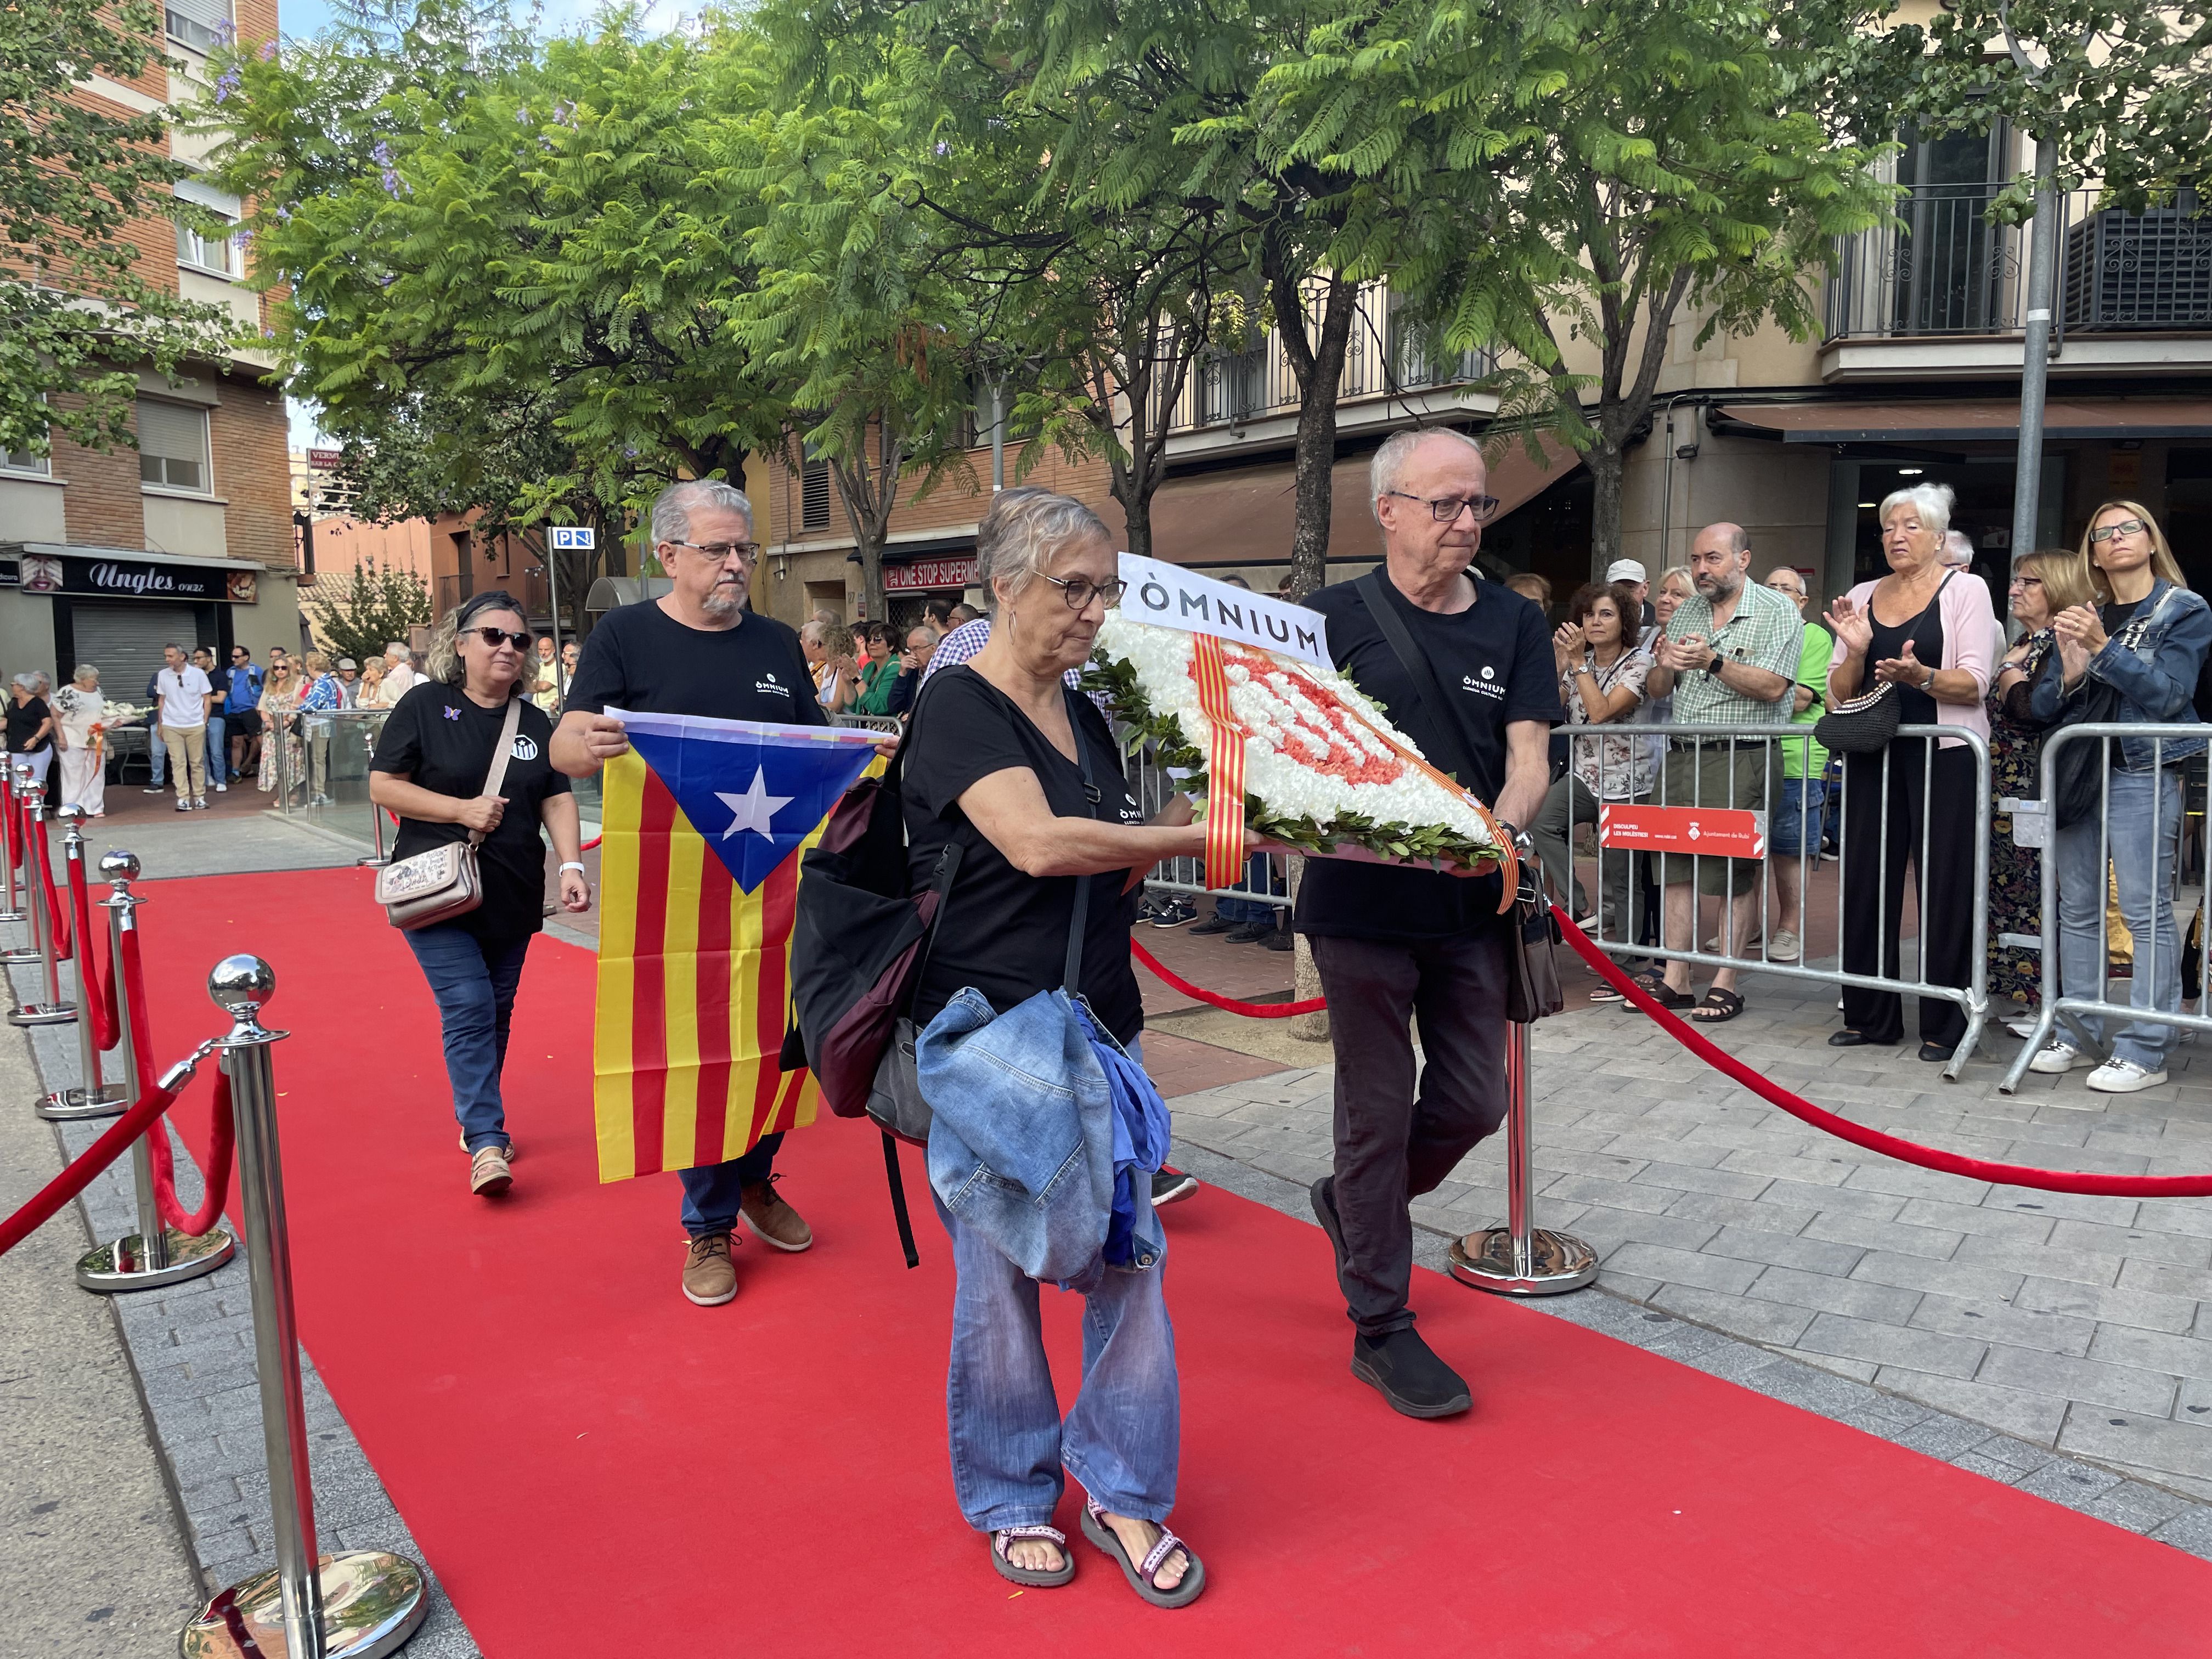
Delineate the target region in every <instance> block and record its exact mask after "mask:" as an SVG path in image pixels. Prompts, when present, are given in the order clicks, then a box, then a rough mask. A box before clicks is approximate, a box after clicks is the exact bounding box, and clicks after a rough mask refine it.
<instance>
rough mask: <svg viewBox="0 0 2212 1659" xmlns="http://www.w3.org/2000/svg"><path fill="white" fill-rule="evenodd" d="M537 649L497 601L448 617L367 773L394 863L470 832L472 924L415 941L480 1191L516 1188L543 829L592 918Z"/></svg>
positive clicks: (568, 893)
mask: <svg viewBox="0 0 2212 1659" xmlns="http://www.w3.org/2000/svg"><path fill="white" fill-rule="evenodd" d="M531 657H532V640H531V637H530V631H529V624H528V623H527V622H526V620H525V619H524V617H523V615H522V607H521V606H520V605H517V604H516V603H515V602H514V600H513V599H512V598H511V597H510V596H509V595H507V593H505V592H501V591H500V590H497V589H494V590H493V591H492V592H489V593H479V594H477V596H476V597H475V598H474V599H471V600H470V601H469V602H468V603H467V604H465V605H462V606H461V607H460V608H459V610H457V611H453V613H452V614H451V615H449V616H448V617H447V618H446V621H445V623H444V624H443V625H442V626H441V628H440V629H439V630H438V635H437V638H436V639H435V641H433V642H432V644H431V647H430V661H429V671H428V673H427V674H426V675H424V676H423V678H421V679H419V680H417V681H416V683H415V684H413V685H412V686H411V687H410V688H409V689H408V690H407V691H406V693H405V694H404V696H401V698H400V699H399V702H398V706H397V707H396V708H393V709H392V714H391V715H390V717H389V718H388V719H387V720H386V721H385V724H384V730H383V732H382V733H381V734H380V736H379V738H378V739H377V744H376V757H375V758H374V760H372V761H371V762H370V763H369V785H368V795H369V799H371V800H372V801H374V803H375V804H376V805H379V806H380V807H389V808H390V809H391V810H392V811H394V812H396V813H397V814H398V817H399V835H398V840H397V841H396V842H394V843H393V845H392V857H393V858H394V859H395V860H397V859H405V858H411V857H413V856H414V855H415V854H417V853H424V852H428V850H429V849H430V848H434V847H439V846H442V845H444V844H445V843H447V842H456V841H462V840H465V839H466V838H467V837H468V836H469V835H470V834H471V832H472V831H475V832H480V833H481V834H482V835H483V841H482V842H481V843H480V844H479V845H478V847H477V860H478V864H479V868H480V869H481V872H482V874H483V903H482V904H481V905H480V906H479V907H478V908H476V909H474V910H471V911H470V912H469V913H468V914H467V915H464V916H460V917H458V918H456V919H455V920H453V921H447V922H440V923H438V924H436V925H435V926H433V927H418V928H416V929H414V930H412V931H411V932H410V933H408V934H407V935H406V939H407V943H408V945H410V947H412V949H413V950H414V952H415V959H416V961H417V962H418V963H421V964H422V975H423V977H424V978H425V979H427V980H428V981H429V982H430V994H431V995H432V996H433V997H435V999H436V1000H437V1003H438V1018H439V1020H440V1022H441V1024H442V1026H443V1028H444V1031H445V1042H446V1075H447V1078H448V1079H450V1080H451V1082H452V1084H453V1115H454V1116H455V1117H456V1118H458V1119H459V1121H460V1126H461V1149H462V1151H464V1152H466V1153H467V1154H468V1155H469V1190H470V1191H471V1192H474V1193H478V1194H483V1195H485V1196H487V1197H489V1196H494V1195H496V1194H500V1193H503V1192H505V1191H506V1190H507V1188H508V1186H509V1185H510V1184H511V1183H512V1182H513V1174H512V1172H511V1171H510V1170H508V1168H507V1164H508V1160H509V1159H510V1158H512V1157H513V1143H512V1142H511V1141H510V1140H509V1139H508V1137H507V1115H506V1110H505V1108H504V1106H503V1104H502V1103H501V1098H500V1082H499V1078H500V1070H501V1066H503V1065H504V1064H505V1062H506V1060H507V1024H508V1020H509V1018H510V1017H511V1016H512V1014H513V1009H514V992H515V987H516V986H517V985H518V984H520V982H521V979H522V959H523V957H524V955H525V953H526V952H527V951H528V950H529V949H530V939H531V936H532V934H534V933H537V932H538V929H539V928H540V927H542V926H544V894H545V851H544V842H542V841H541V840H540V839H539V833H538V832H539V829H540V827H541V826H542V827H543V829H544V832H545V834H547V835H549V836H551V837H552V839H553V850H554V852H555V853H556V854H557V855H558V856H559V858H560V860H561V905H562V908H563V909H565V910H567V911H568V912H569V913H570V914H571V915H574V914H577V913H579V912H581V911H584V910H587V909H589V908H591V903H592V890H591V887H590V886H589V884H586V881H585V879H584V865H583V854H582V853H581V852H580V850H579V848H578V842H579V837H578V830H577V819H576V798H575V796H574V795H573V794H571V793H569V784H568V779H567V778H566V777H565V776H563V775H562V774H561V773H558V772H556V771H555V770H554V769H553V767H552V764H551V763H550V760H549V759H548V758H547V751H548V750H550V747H551V745H552V741H553V722H552V721H551V720H550V718H549V717H548V716H547V715H546V714H545V711H544V709H542V708H538V706H537V705H536V704H535V703H533V702H531V701H530V689H531V687H530V683H529V681H528V680H527V679H526V676H525V673H524V669H525V666H526V664H527V663H528V662H529V661H530V660H531ZM510 698H519V699H520V704H521V707H520V715H519V719H518V721H517V724H516V726H515V729H514V738H513V742H512V743H511V744H509V746H508V750H507V772H506V775H505V776H504V777H503V778H502V779H501V782H500V787H499V792H498V793H496V794H494V793H488V792H487V790H486V788H485V785H486V784H487V783H488V782H489V779H490V774H491V770H492V764H493V762H494V760H495V758H496V756H495V750H497V749H498V746H499V739H500V734H501V732H503V731H504V730H505V729H506V726H507V712H508V709H507V704H508V701H509V699H510Z"/></svg>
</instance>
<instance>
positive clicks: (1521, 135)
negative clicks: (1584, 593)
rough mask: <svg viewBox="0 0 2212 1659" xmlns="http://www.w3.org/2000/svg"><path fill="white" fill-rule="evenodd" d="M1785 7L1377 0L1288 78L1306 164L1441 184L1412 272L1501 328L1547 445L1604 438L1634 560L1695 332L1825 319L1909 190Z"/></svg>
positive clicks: (1492, 329)
mask: <svg viewBox="0 0 2212 1659" xmlns="http://www.w3.org/2000/svg"><path fill="white" fill-rule="evenodd" d="M1782 13H1783V9H1782V8H1779V7H1777V6H1770V5H1766V4H1762V3H1753V0H1664V3H1659V0H1583V3H1576V4H1565V3H1543V4H1539V5H1536V6H1534V7H1532V8H1529V9H1524V10H1520V11H1515V12H1512V13H1510V14H1505V13H1501V12H1499V11H1498V10H1497V9H1493V8H1490V7H1480V8H1478V7H1475V6H1470V5H1467V4H1464V3H1461V0H1447V3H1444V4H1442V5H1436V4H1431V3H1427V0H1419V3H1416V0H1361V3H1357V4H1354V5H1352V6H1350V7H1347V8H1344V9H1340V10H1339V11H1337V12H1336V13H1335V14H1334V15H1331V16H1330V17H1329V18H1328V20H1327V21H1325V22H1323V23H1322V24H1321V25H1319V26H1318V27H1316V28H1315V29H1314V30H1313V31H1312V33H1310V35H1309V37H1308V38H1307V40H1306V41H1305V42H1304V48H1303V50H1302V52H1300V53H1299V54H1298V55H1297V56H1296V57H1295V58H1291V59H1290V60H1288V61H1286V62H1285V64H1282V65H1280V66H1279V68H1278V69H1277V70H1275V71H1274V72H1273V75H1272V76H1271V78H1270V81H1269V83H1268V87H1269V91H1270V94H1271V95H1272V96H1273V98H1274V99H1275V100H1276V102H1275V104H1274V106H1273V115H1274V117H1275V118H1276V121H1277V123H1278V125H1277V128H1276V130H1277V131H1291V130H1292V129H1293V127H1294V128H1295V136H1294V137H1291V138H1290V139H1289V140H1288V141H1287V143H1288V155H1290V156H1291V158H1292V159H1293V160H1299V159H1310V160H1312V161H1314V162H1315V163H1316V165H1320V166H1322V167H1328V168H1330V169H1332V170H1333V171H1334V172H1338V173H1350V174H1353V175H1356V176H1358V177H1359V178H1361V179H1370V178H1372V179H1397V180H1399V181H1400V183H1399V185H1398V186H1397V188H1399V189H1401V190H1408V191H1413V190H1425V192H1426V200H1425V204H1424V205H1422V206H1420V207H1419V208H1417V209H1416V210H1413V212H1412V213H1410V214H1409V215H1407V216H1404V217H1403V218H1402V219H1401V220H1399V221H1398V222H1397V229H1396V234H1395V235H1394V236H1393V237H1392V238H1391V243H1392V246H1394V247H1395V248H1396V249H1399V250H1413V252H1412V253H1411V255H1410V257H1409V259H1408V264H1409V266H1410V268H1411V269H1412V270H1413V273H1414V275H1413V280H1412V281H1411V282H1409V283H1408V284H1407V286H1408V288H1409V289H1412V290H1413V292H1415V293H1416V294H1417V295H1419V296H1420V299H1421V301H1422V305H1423V307H1424V309H1425V312H1426V313H1427V314H1429V315H1431V316H1432V317H1434V318H1435V319H1438V321H1439V322H1440V323H1441V325H1442V326H1443V333H1444V337H1445V339H1446V341H1447V343H1448V344H1449V346H1450V347H1451V348H1452V349H1468V348H1470V347H1484V348H1492V349H1501V351H1502V355H1503V356H1504V362H1505V365H1506V366H1505V368H1504V370H1503V371H1502V372H1501V376H1500V381H1499V384H1500V386H1501V387H1502V390H1503V392H1504V397H1505V398H1506V401H1507V404H1508V406H1509V407H1513V408H1518V409H1520V410H1524V411H1525V419H1523V420H1522V422H1520V423H1521V424H1522V426H1523V428H1524V429H1527V430H1528V431H1530V433H1531V441H1532V442H1533V431H1534V428H1537V427H1543V428H1550V429H1552V430H1554V431H1556V432H1557V433H1559V435H1561V436H1562V437H1564V438H1565V440H1566V441H1568V442H1570V443H1571V444H1572V445H1573V446H1574V447H1576V448H1577V450H1579V451H1581V452H1582V453H1583V459H1584V462H1585V464H1586V465H1588V466H1589V470H1590V475H1591V481H1592V485H1593V493H1594V505H1593V522H1592V532H1591V550H1590V557H1591V562H1592V567H1593V568H1594V569H1601V568H1604V566H1605V565H1606V564H1607V563H1608V562H1611V561H1612V560H1613V558H1615V557H1616V556H1618V552H1619V548H1620V483H1621V475H1622V471H1623V467H1624V464H1625V459H1626V451H1627V448H1628V447H1629V445H1630V444H1631V443H1632V441H1634V440H1635V439H1636V438H1637V436H1638V435H1639V434H1640V433H1641V432H1642V431H1643V430H1644V429H1645V428H1646V427H1647V426H1648V423H1649V422H1650V411H1651V404H1652V399H1653V397H1654V394H1655V393H1656V391H1657V388H1658V381H1659V377H1660V373H1661V370H1662V368H1663V367H1664V366H1665V362H1666V357H1667V349H1668V338H1669V333H1670V331H1671V330H1672V329H1674V326H1675V325H1677V324H1678V323H1694V324H1695V325H1696V327H1697V331H1698V332H1697V338H1698V340H1699V342H1700V343H1702V342H1704V341H1705V340H1707V339H1710V338H1711V337H1712V336H1714V335H1715V334H1717V333H1729V334H1747V333H1750V332H1751V331H1754V330H1756V329H1757V328H1759V327H1760V326H1761V325H1764V324H1765V323H1768V322H1770V321H1771V322H1772V323H1774V324H1776V325H1779V326H1780V327H1781V328H1783V329H1784V331H1787V332H1788V333H1789V334H1790V336H1791V337H1796V338H1803V337H1807V336H1808V335H1809V334H1811V333H1812V332H1813V331H1814V329H1815V328H1816V327H1817V326H1818V323H1819V317H1818V314H1817V312H1816V309H1815V296H1816V294H1817V285H1816V283H1815V281H1814V277H1815V276H1816V275H1817V273H1818V272H1819V271H1820V269H1821V268H1822V267H1823V266H1824V265H1825V264H1826V262H1827V261H1828V260H1829V258H1831V257H1832V248H1833V246H1834V242H1835V239H1836V238H1838V237H1839V236H1843V235H1846V234H1850V233H1852V232H1855V231H1858V230H1862V229H1865V228H1869V227H1870V226H1873V225H1875V224H1876V223H1879V222H1881V220H1882V218H1883V217H1884V216H1885V214H1886V212H1887V204H1888V202H1889V200H1890V199H1891V197H1893V194H1894V191H1893V188H1892V187H1889V186H1887V185H1882V184H1881V183H1879V182H1878V181H1877V180H1876V179H1875V170H1874V167H1873V162H1874V161H1875V149H1873V148H1871V147H1870V146H1868V145H1865V144H1860V143H1851V142H1849V141H1848V140H1847V139H1845V138H1844V137H1842V136H1841V135H1839V134H1838V132H1837V131H1834V130H1833V121H1832V109H1831V102H1830V96H1829V94H1828V93H1827V92H1826V90H1824V89H1823V88H1820V87H1819V86H1816V85H1814V84H1813V83H1811V82H1809V81H1808V80H1807V79H1805V78H1804V77H1802V76H1798V75H1796V74H1795V73H1794V72H1793V71H1794V68H1795V64H1794V60H1793V59H1791V58H1790V57H1789V55H1788V54H1787V53H1786V52H1784V49H1783V48H1784V42H1785V40H1786V39H1787V38H1788V37H1787V36H1786V34H1785V31H1784V19H1783V15H1782ZM1419 181H1425V183H1421V182H1419ZM1352 224H1353V225H1354V226H1355V227H1358V224H1359V221H1358V218H1357V217H1356V216H1355V218H1354V219H1353V220H1352Z"/></svg>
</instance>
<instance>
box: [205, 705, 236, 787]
mask: <svg viewBox="0 0 2212 1659" xmlns="http://www.w3.org/2000/svg"><path fill="white" fill-rule="evenodd" d="M207 776H208V781H209V782H210V783H211V784H215V783H228V782H229V781H230V779H231V770H230V744H229V741H228V738H226V737H225V736H224V733H223V725H222V715H220V714H210V715H209V716H208V723H207Z"/></svg>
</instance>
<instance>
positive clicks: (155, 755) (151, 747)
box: [146, 726, 169, 789]
mask: <svg viewBox="0 0 2212 1659" xmlns="http://www.w3.org/2000/svg"><path fill="white" fill-rule="evenodd" d="M146 763H147V764H148V765H149V766H150V767H152V768H153V769H154V777H153V781H152V785H151V787H154V788H155V789H159V788H160V787H161V785H162V784H163V782H164V781H167V778H168V775H169V746H168V744H165V743H163V742H162V741H161V727H160V726H148V727H147V728H146Z"/></svg>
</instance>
